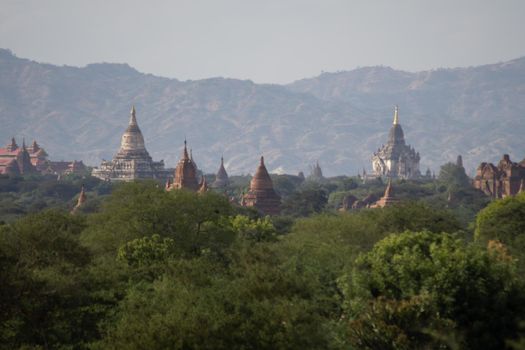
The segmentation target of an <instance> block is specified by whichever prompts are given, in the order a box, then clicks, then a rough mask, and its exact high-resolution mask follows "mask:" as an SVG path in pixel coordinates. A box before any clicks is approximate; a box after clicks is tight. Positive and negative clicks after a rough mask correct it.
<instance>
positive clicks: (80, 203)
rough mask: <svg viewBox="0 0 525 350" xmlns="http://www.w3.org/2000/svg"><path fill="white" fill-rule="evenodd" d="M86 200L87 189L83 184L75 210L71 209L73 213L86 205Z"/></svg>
mask: <svg viewBox="0 0 525 350" xmlns="http://www.w3.org/2000/svg"><path fill="white" fill-rule="evenodd" d="M86 200H87V196H86V191H85V190H84V185H82V188H81V189H80V194H79V195H78V200H77V204H76V205H75V207H74V208H73V210H71V214H75V213H76V212H77V211H78V210H79V209H80V207H82V206H83V205H84V203H85V202H86Z"/></svg>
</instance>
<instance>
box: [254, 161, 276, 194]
mask: <svg viewBox="0 0 525 350" xmlns="http://www.w3.org/2000/svg"><path fill="white" fill-rule="evenodd" d="M250 189H251V190H252V191H263V190H269V189H272V190H273V182H272V179H271V178H270V174H268V170H266V166H264V157H262V156H261V162H260V163H259V167H258V168H257V171H256V172H255V175H254V176H253V178H252V180H251V181H250Z"/></svg>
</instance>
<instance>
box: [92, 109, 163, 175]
mask: <svg viewBox="0 0 525 350" xmlns="http://www.w3.org/2000/svg"><path fill="white" fill-rule="evenodd" d="M91 175H92V176H95V177H98V178H99V179H102V180H106V181H133V180H135V179H164V178H166V176H167V172H166V171H165V169H164V161H162V160H161V161H160V162H154V161H153V160H152V159H151V157H150V155H149V153H148V151H147V150H146V146H145V145H144V137H143V136H142V132H141V131H140V128H139V126H138V124H137V118H136V115H135V106H133V108H132V109H131V116H130V119H129V125H128V127H127V129H126V131H125V132H124V134H123V135H122V139H121V142H120V150H119V151H118V152H117V154H116V155H115V156H114V157H113V160H112V161H102V163H101V164H100V167H98V168H95V169H93V172H92V174H91Z"/></svg>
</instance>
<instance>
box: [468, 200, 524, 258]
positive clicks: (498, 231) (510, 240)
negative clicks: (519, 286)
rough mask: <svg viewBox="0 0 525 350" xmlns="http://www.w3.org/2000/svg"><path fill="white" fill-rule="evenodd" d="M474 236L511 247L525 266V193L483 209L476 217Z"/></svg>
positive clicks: (495, 202) (497, 201)
mask: <svg viewBox="0 0 525 350" xmlns="http://www.w3.org/2000/svg"><path fill="white" fill-rule="evenodd" d="M474 237H475V239H476V240H477V241H478V242H481V243H482V244H486V243H487V242H488V241H489V240H498V241H501V242H502V243H503V244H505V245H506V246H508V247H509V249H510V251H511V252H512V254H513V255H515V256H517V257H518V258H520V259H519V261H520V265H521V267H522V268H525V262H523V259H522V258H523V257H525V253H524V252H525V193H520V194H518V195H516V196H513V197H507V198H504V199H500V200H496V201H494V202H492V203H490V204H489V205H488V206H487V207H486V208H485V209H483V210H481V211H480V212H479V213H478V215H477V218H476V229H475V233H474Z"/></svg>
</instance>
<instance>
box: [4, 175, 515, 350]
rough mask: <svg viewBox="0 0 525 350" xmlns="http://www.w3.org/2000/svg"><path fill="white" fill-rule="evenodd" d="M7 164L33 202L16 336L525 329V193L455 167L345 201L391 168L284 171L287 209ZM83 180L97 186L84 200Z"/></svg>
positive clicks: (358, 337)
mask: <svg viewBox="0 0 525 350" xmlns="http://www.w3.org/2000/svg"><path fill="white" fill-rule="evenodd" d="M448 170H450V169H448ZM241 180H242V181H245V179H241ZM0 181H3V182H0V185H1V186H0V188H1V190H2V192H1V193H0V195H1V196H0V198H1V199H2V203H4V204H3V207H2V208H6V206H7V205H8V204H9V203H10V202H9V201H8V200H7V199H6V198H7V196H11V197H12V198H16V203H17V204H16V205H18V206H19V209H20V210H21V211H22V212H21V213H20V215H19V217H18V218H15V217H11V216H4V217H3V218H4V221H5V222H4V223H3V224H2V225H0V322H1V323H0V347H1V348H5V349H55V348H62V349H88V348H91V349H167V348H169V349H203V348H205V349H209V348H213V349H321V348H322V349H501V348H506V347H507V348H516V349H518V348H523V347H520V346H522V345H523V344H524V343H525V342H524V340H523V339H524V338H523V337H522V330H523V328H522V326H523V323H524V322H525V310H524V308H525V288H524V287H525V286H524V282H525V279H524V278H523V273H522V272H523V271H524V265H523V263H522V260H523V258H524V257H525V253H524V249H523V247H524V245H523V244H524V243H523V242H525V239H524V237H525V194H520V195H518V196H516V197H513V198H508V199H504V200H500V201H495V202H492V203H490V204H488V206H486V205H487V201H486V199H485V198H484V197H483V196H482V195H481V194H479V193H477V192H476V191H474V190H472V189H470V188H469V187H468V184H465V183H461V182H454V181H453V179H452V180H451V179H438V180H436V181H427V182H420V183H418V182H402V183H396V193H398V195H399V196H400V198H404V199H405V200H404V201H402V202H401V203H400V204H399V205H396V206H393V207H388V208H384V209H362V210H355V211H350V212H344V213H339V212H337V211H336V210H335V209H336V208H338V206H339V204H338V203H340V201H341V200H342V198H341V196H342V195H341V194H344V195H348V194H353V195H355V196H360V197H362V196H363V195H364V194H369V193H372V192H374V191H376V192H379V193H380V192H381V191H383V190H384V184H382V183H381V182H379V181H372V182H369V183H367V184H362V183H361V182H359V181H358V179H356V178H335V179H327V180H325V181H323V182H320V183H319V182H318V183H314V182H311V181H306V182H302V181H299V180H298V179H297V178H296V177H291V176H280V177H278V178H275V179H274V182H275V184H276V187H277V188H278V189H280V192H281V193H282V194H283V197H284V205H283V206H284V210H285V214H286V216H283V217H276V218H265V217H260V216H259V215H258V214H257V213H255V212H254V211H250V210H246V209H243V208H239V207H237V206H235V205H232V204H231V203H230V202H229V200H228V198H227V197H226V196H224V195H223V194H222V193H214V192H208V193H206V194H202V195H198V194H194V193H190V192H185V191H173V192H165V191H164V190H163V187H162V185H159V184H158V183H155V182H148V181H145V182H135V183H128V184H120V185H116V186H110V185H108V184H106V183H101V182H98V181H96V180H93V179H90V178H83V179H82V178H72V179H64V180H61V181H62V182H57V181H56V180H55V181H54V182H52V180H50V179H0ZM82 183H84V184H85V185H86V188H88V191H89V192H88V196H89V197H90V198H91V199H90V200H91V201H93V202H92V203H91V204H90V205H86V208H84V209H83V211H80V212H78V213H77V214H75V215H72V214H70V213H69V210H70V209H71V207H72V206H73V205H74V200H75V195H74V193H77V192H78V188H79V187H80V185H81V184H82ZM15 185H16V187H9V186H15ZM237 185H239V184H237ZM245 185H246V184H245V183H244V182H243V184H241V185H240V187H242V186H245ZM54 186H56V188H55V189H53V190H49V191H48V192H46V191H44V189H45V188H54ZM23 188H27V190H24V189H23ZM58 188H62V189H64V192H59V191H58ZM74 188H75V189H76V190H75V191H74V190H73V189H74ZM66 189H69V190H66ZM234 190H235V191H242V188H237V189H234V188H231V189H229V190H228V191H234ZM60 193H62V194H60ZM451 193H453V195H454V197H455V199H450V194H451ZM55 194H56V195H55ZM61 196H62V197H61ZM416 197H417V198H418V199H419V200H418V201H414V200H413V199H414V198H416ZM21 198H31V200H32V201H33V202H38V201H43V203H44V204H43V205H42V206H41V208H40V209H36V207H32V206H31V205H28V206H24V205H23V204H21V203H24V202H22V201H21ZM59 199H62V201H61V202H60V200H59ZM31 200H29V201H28V202H27V203H30V202H31ZM88 203H89V202H88ZM88 203H86V204H88ZM485 206H486V207H485ZM5 213H6V211H5V209H2V214H4V215H5ZM476 214H477V215H476Z"/></svg>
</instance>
